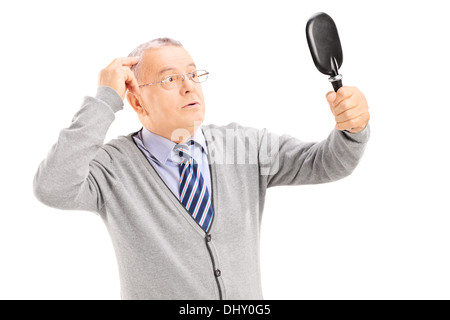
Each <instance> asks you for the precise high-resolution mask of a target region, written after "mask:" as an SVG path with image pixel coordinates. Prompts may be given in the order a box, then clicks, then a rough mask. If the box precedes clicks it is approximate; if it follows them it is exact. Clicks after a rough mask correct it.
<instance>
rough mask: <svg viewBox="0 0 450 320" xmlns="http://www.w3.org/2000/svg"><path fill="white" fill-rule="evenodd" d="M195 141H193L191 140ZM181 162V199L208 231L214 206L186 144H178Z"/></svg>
mask: <svg viewBox="0 0 450 320" xmlns="http://www.w3.org/2000/svg"><path fill="white" fill-rule="evenodd" d="M190 142H191V143H193V141H192V140H191V141H190ZM174 150H175V151H176V152H178V155H179V156H180V157H181V159H182V162H181V163H180V168H179V170H180V201H181V203H182V204H183V205H184V206H185V207H186V209H187V210H188V211H189V212H190V213H191V215H192V217H193V218H194V220H195V221H197V223H198V224H199V225H200V226H201V227H202V228H203V230H205V231H206V232H207V231H208V228H209V226H210V225H211V221H212V218H213V208H212V204H211V197H210V195H209V192H208V188H207V186H206V183H205V181H204V179H203V176H202V173H201V172H200V170H199V166H198V163H197V161H195V159H194V158H193V157H192V156H191V155H190V153H189V149H188V146H187V145H186V144H177V145H176V146H175V147H174Z"/></svg>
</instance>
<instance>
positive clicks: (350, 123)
mask: <svg viewBox="0 0 450 320" xmlns="http://www.w3.org/2000/svg"><path fill="white" fill-rule="evenodd" d="M360 118H361V117H358V118H355V119H350V120H347V121H343V122H338V123H336V126H335V128H336V129H338V130H351V129H354V128H358V127H360V126H361V125H362V123H361V122H362V121H361V119H360Z"/></svg>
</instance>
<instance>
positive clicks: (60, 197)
mask: <svg viewBox="0 0 450 320" xmlns="http://www.w3.org/2000/svg"><path fill="white" fill-rule="evenodd" d="M122 109H123V101H122V99H121V98H120V96H119V95H118V94H117V92H116V91H115V90H114V89H112V88H110V87H107V86H100V87H98V89H97V94H96V96H95V97H90V96H86V97H85V98H84V100H83V104H82V106H81V108H80V110H79V111H78V112H77V113H76V114H75V116H74V117H73V119H72V123H71V124H70V126H69V127H68V128H64V129H62V130H61V131H60V134H59V137H58V140H57V142H56V143H55V144H54V145H53V146H52V148H51V149H50V151H49V152H48V154H47V157H46V158H45V159H44V160H43V161H42V162H41V163H40V165H39V167H38V170H37V172H36V174H35V176H34V180H33V191H34V194H35V196H36V198H37V199H38V200H39V201H41V202H42V203H44V204H46V205H48V206H50V207H54V208H58V209H72V210H87V211H93V212H98V211H99V210H100V209H101V208H102V206H103V204H104V195H103V194H102V190H101V189H100V187H99V183H98V179H102V175H103V174H107V173H108V172H109V171H110V170H109V166H110V163H111V159H110V158H109V155H108V153H107V152H106V151H105V150H104V149H102V148H101V147H102V145H103V143H104V140H105V136H106V133H107V131H108V129H109V127H110V126H111V123H112V122H113V121H114V119H115V112H117V111H119V110H122Z"/></svg>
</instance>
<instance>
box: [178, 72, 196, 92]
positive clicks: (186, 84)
mask: <svg viewBox="0 0 450 320" xmlns="http://www.w3.org/2000/svg"><path fill="white" fill-rule="evenodd" d="M181 88H182V89H183V90H190V91H192V90H193V89H194V88H195V82H194V81H193V80H191V79H189V76H188V75H187V74H186V75H185V76H184V81H183V83H182V84H181Z"/></svg>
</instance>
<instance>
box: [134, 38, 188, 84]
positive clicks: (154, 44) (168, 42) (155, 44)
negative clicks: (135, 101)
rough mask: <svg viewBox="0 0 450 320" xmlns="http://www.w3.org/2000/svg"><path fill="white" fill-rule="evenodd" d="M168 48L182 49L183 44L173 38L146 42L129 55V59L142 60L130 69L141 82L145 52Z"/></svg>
mask: <svg viewBox="0 0 450 320" xmlns="http://www.w3.org/2000/svg"><path fill="white" fill-rule="evenodd" d="M166 46H177V47H182V46H183V45H182V44H181V42H179V41H177V40H174V39H171V38H157V39H153V40H150V41H147V42H144V43H142V44H140V45H139V46H138V47H137V48H136V49H134V50H133V51H131V53H130V54H129V55H128V56H129V57H141V60H140V61H139V62H138V63H137V64H135V65H133V66H132V67H131V68H130V69H131V71H133V72H134V76H135V77H136V79H137V80H138V81H139V80H140V79H141V76H142V75H141V72H142V70H141V69H142V68H141V67H142V61H143V60H142V56H143V55H144V52H145V51H147V50H148V49H151V48H161V47H166Z"/></svg>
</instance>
